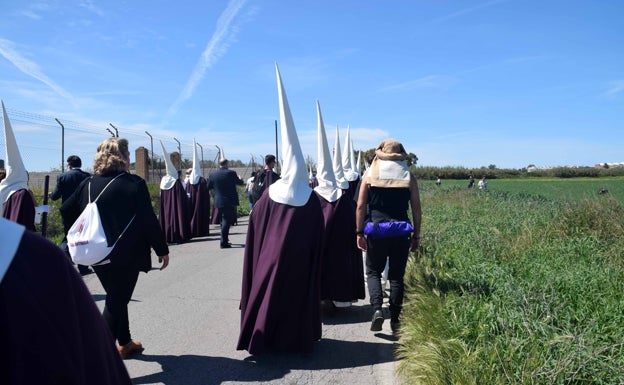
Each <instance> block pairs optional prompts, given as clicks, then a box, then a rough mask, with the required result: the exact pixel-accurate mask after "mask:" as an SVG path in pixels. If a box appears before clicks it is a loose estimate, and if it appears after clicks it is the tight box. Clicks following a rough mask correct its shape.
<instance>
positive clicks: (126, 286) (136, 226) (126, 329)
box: [61, 137, 169, 358]
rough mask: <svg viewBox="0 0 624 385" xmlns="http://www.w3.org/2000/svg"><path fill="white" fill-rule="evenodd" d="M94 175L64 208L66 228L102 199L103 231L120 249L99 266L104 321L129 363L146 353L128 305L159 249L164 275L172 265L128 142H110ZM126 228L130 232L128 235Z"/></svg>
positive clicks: (102, 147)
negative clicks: (135, 333) (133, 330)
mask: <svg viewBox="0 0 624 385" xmlns="http://www.w3.org/2000/svg"><path fill="white" fill-rule="evenodd" d="M94 161H95V162H94V165H93V172H94V175H93V176H92V177H91V178H87V179H85V180H84V181H83V182H82V183H81V184H80V186H78V188H77V190H76V192H75V193H74V194H73V195H72V196H71V197H70V198H69V199H68V200H67V201H65V203H63V205H62V206H61V215H62V216H63V219H64V220H65V223H70V224H71V223H73V222H74V221H75V220H76V219H77V218H78V216H79V215H80V213H81V212H82V210H83V209H84V208H85V206H86V205H87V204H88V203H89V202H92V201H93V200H95V198H96V197H97V196H98V195H99V194H100V193H102V194H101V196H100V197H99V198H98V199H97V206H98V211H99V212H100V218H101V220H102V227H103V228H104V232H105V233H106V239H107V240H108V243H109V246H110V245H112V244H114V243H115V241H116V240H117V244H116V245H115V247H114V248H113V250H112V252H111V253H110V254H109V256H108V257H107V258H106V259H105V260H104V261H102V262H100V263H98V264H96V265H93V270H94V271H95V273H96V275H97V276H98V279H99V280H100V282H101V283H102V286H103V287H104V290H105V291H106V301H105V306H104V311H103V316H104V319H105V320H106V322H107V324H108V327H109V328H110V331H111V333H112V335H113V337H114V338H115V339H116V340H117V342H118V343H119V347H118V350H119V353H120V354H121V356H122V358H127V357H128V356H129V355H131V354H132V353H135V352H138V351H141V350H143V346H142V344H141V343H140V342H138V341H133V340H132V339H131V337H130V326H129V321H128V303H129V302H130V299H131V298H132V293H133V291H134V287H135V285H136V282H137V280H138V276H139V272H140V271H144V272H146V273H147V272H148V271H149V270H150V269H151V268H152V259H151V250H150V249H154V251H155V252H156V255H157V256H158V262H159V263H162V266H161V268H160V269H161V270H162V269H164V268H166V267H167V265H168V264H169V248H168V246H167V242H166V241H165V236H164V234H163V231H162V229H161V228H160V224H159V223H158V219H157V218H156V215H155V214H154V210H153V209H152V204H151V200H150V196H149V192H148V190H147V185H146V183H145V181H144V180H143V179H141V178H140V177H138V176H136V175H132V174H130V173H129V172H128V170H129V166H130V152H129V151H128V141H127V140H126V139H124V138H117V137H114V138H109V139H106V140H105V141H103V142H102V143H100V144H99V145H98V147H97V152H96V154H95V159H94ZM102 191H103V192H102ZM124 229H125V231H124Z"/></svg>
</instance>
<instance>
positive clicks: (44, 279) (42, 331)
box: [0, 231, 131, 385]
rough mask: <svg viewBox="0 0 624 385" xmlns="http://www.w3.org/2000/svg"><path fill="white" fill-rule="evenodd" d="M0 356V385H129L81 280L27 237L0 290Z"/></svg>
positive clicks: (52, 250) (46, 246) (54, 252)
mask: <svg viewBox="0 0 624 385" xmlns="http://www.w3.org/2000/svg"><path fill="white" fill-rule="evenodd" d="M0 356H1V357H2V360H0V383H1V384H6V385H13V384H16V385H17V384H92V385H109V384H110V385H112V384H130V383H131V382H130V377H129V376H128V372H127V371H126V367H125V366H124V364H123V362H122V361H121V357H120V356H119V352H118V351H117V348H116V347H115V342H114V341H113V337H112V336H111V334H110V332H109V330H108V326H107V325H106V323H105V322H104V318H102V315H101V314H100V311H99V310H98V308H97V306H96V305H95V302H93V298H92V296H91V294H90V293H89V291H88V289H87V287H86V286H85V285H84V282H83V281H82V278H81V277H80V276H79V275H78V273H77V272H76V270H75V268H74V267H73V266H72V265H71V264H70V262H69V260H68V258H67V257H66V256H65V254H64V253H63V252H62V251H61V249H59V248H58V247H57V246H55V245H53V244H52V243H50V242H48V241H47V240H45V239H44V238H42V237H40V236H38V235H36V234H34V233H30V232H28V231H26V232H24V234H23V236H22V240H21V242H20V245H19V247H18V249H17V252H16V253H15V256H14V258H13V261H12V262H11V265H10V267H9V269H8V270H7V272H6V275H5V276H4V279H3V280H2V283H0Z"/></svg>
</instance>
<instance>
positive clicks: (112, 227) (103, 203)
mask: <svg viewBox="0 0 624 385" xmlns="http://www.w3.org/2000/svg"><path fill="white" fill-rule="evenodd" d="M118 174H120V173H118V172H115V173H111V174H103V175H94V176H93V177H92V178H89V179H85V180H84V181H83V182H82V183H81V184H80V186H78V188H77V189H76V193H75V194H73V195H71V196H70V197H69V199H68V200H67V201H65V203H63V205H62V206H61V216H62V217H63V220H64V221H66V222H67V223H74V222H75V221H76V219H77V218H78V216H79V215H80V213H81V212H82V210H84V208H85V206H86V205H87V203H89V182H90V183H91V201H94V200H95V199H96V197H97V196H98V194H99V193H100V192H101V191H102V190H103V189H104V187H105V186H106V184H107V183H108V182H110V181H111V180H112V179H113V178H114V177H115V176H117V175H118ZM121 174H122V175H121V176H120V177H119V178H117V179H116V180H115V181H113V182H112V183H111V184H110V185H109V186H108V187H107V188H106V190H105V191H104V193H102V195H101V196H100V197H99V199H98V200H97V203H96V204H97V206H98V211H99V212H100V219H101V220H102V227H103V228H104V232H105V233H106V239H107V240H108V244H109V246H110V245H112V244H113V243H115V240H117V238H119V235H120V234H121V233H122V232H123V230H124V229H125V227H126V226H127V225H128V223H129V222H130V219H132V216H133V215H135V214H136V216H135V218H134V219H133V220H132V223H131V224H130V226H129V227H128V229H127V230H126V232H125V233H124V235H123V237H122V238H121V239H119V241H118V243H117V246H115V248H114V249H113V251H112V252H111V254H110V255H109V259H110V261H111V263H113V264H118V265H132V266H134V267H137V268H138V269H139V270H142V271H148V270H150V269H151V268H152V260H151V251H150V248H152V249H154V251H155V252H156V255H158V256H163V255H167V254H169V248H168V246H167V242H166V240H165V235H164V234H163V231H162V229H161V227H160V223H159V222H158V219H157V218H156V214H154V209H153V208H152V202H151V199H150V196H149V191H148V190H147V185H146V184H145V181H144V180H143V179H141V177H139V176H136V175H131V174H128V173H127V172H122V173H121Z"/></svg>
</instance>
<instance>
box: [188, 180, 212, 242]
mask: <svg viewBox="0 0 624 385" xmlns="http://www.w3.org/2000/svg"><path fill="white" fill-rule="evenodd" d="M186 192H187V193H188V194H189V195H190V196H191V199H190V207H191V212H190V214H191V235H192V236H193V237H204V236H206V235H210V192H209V191H208V182H206V179H205V178H203V177H200V178H199V182H198V183H197V184H191V183H187V184H186Z"/></svg>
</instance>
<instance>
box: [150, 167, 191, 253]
mask: <svg viewBox="0 0 624 385" xmlns="http://www.w3.org/2000/svg"><path fill="white" fill-rule="evenodd" d="M190 218H191V216H190V203H189V199H188V195H186V191H184V187H182V182H180V180H179V179H178V180H176V182H175V184H174V185H173V187H172V188H170V189H169V190H162V189H161V190H160V210H159V215H158V220H159V222H160V227H162V230H163V232H164V233H165V238H166V239H167V243H184V242H187V241H188V240H189V239H191V221H190Z"/></svg>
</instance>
